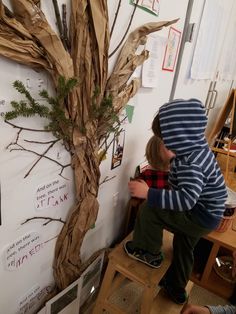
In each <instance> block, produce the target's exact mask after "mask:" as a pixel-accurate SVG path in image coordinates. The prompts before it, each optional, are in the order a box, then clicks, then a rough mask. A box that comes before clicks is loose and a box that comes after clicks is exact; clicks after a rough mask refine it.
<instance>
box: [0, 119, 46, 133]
mask: <svg viewBox="0 0 236 314" xmlns="http://www.w3.org/2000/svg"><path fill="white" fill-rule="evenodd" d="M4 122H5V123H7V124H9V125H11V126H12V127H13V128H17V129H20V130H22V131H33V132H51V131H50V130H44V129H41V130H37V129H30V128H24V127H21V126H18V125H15V124H13V123H11V122H9V121H8V120H4Z"/></svg>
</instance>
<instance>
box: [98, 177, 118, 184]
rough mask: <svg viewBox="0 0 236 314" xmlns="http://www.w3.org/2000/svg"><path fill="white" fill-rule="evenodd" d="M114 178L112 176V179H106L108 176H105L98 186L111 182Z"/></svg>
mask: <svg viewBox="0 0 236 314" xmlns="http://www.w3.org/2000/svg"><path fill="white" fill-rule="evenodd" d="M115 177H116V176H113V177H110V178H109V177H108V176H106V177H105V178H104V179H103V180H102V181H101V182H100V183H99V185H100V186H101V185H102V184H104V183H106V182H108V181H111V180H112V179H114V178H115Z"/></svg>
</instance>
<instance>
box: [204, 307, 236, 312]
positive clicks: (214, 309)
mask: <svg viewBox="0 0 236 314" xmlns="http://www.w3.org/2000/svg"><path fill="white" fill-rule="evenodd" d="M207 307H208V309H209V310H210V312H211V314H235V313H236V307H235V306H233V305H224V306H222V305H218V306H210V305H207Z"/></svg>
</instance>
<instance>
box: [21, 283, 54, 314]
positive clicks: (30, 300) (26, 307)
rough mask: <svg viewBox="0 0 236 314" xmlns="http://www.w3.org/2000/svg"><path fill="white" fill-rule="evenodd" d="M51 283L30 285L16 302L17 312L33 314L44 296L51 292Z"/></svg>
mask: <svg viewBox="0 0 236 314" xmlns="http://www.w3.org/2000/svg"><path fill="white" fill-rule="evenodd" d="M52 288H53V285H48V286H45V287H43V288H42V287H40V286H39V285H35V286H34V287H32V288H31V289H30V290H29V291H28V292H27V293H26V294H25V295H24V296H23V297H22V298H20V300H19V302H18V310H17V314H33V313H35V312H36V311H37V309H38V308H39V307H40V306H41V305H42V303H43V301H44V300H45V297H46V296H47V295H48V294H49V293H50V292H51V290H52Z"/></svg>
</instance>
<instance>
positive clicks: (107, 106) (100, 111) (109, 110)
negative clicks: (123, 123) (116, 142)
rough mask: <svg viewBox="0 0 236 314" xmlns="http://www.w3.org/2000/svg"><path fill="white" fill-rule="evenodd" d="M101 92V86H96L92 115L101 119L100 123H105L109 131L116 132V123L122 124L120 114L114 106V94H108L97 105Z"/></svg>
mask: <svg viewBox="0 0 236 314" xmlns="http://www.w3.org/2000/svg"><path fill="white" fill-rule="evenodd" d="M99 94H100V90H99V88H96V89H95V91H94V94H93V98H92V117H93V118H95V119H97V120H98V121H99V124H105V125H106V129H107V132H108V133H111V132H114V131H115V130H116V129H117V126H116V128H114V124H115V123H116V124H118V125H119V124H120V121H119V117H118V114H117V113H116V112H115V110H114V107H113V101H112V96H110V95H108V96H107V97H104V98H103V99H102V101H101V103H100V106H98V105H97V103H96V101H97V97H98V96H99Z"/></svg>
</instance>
